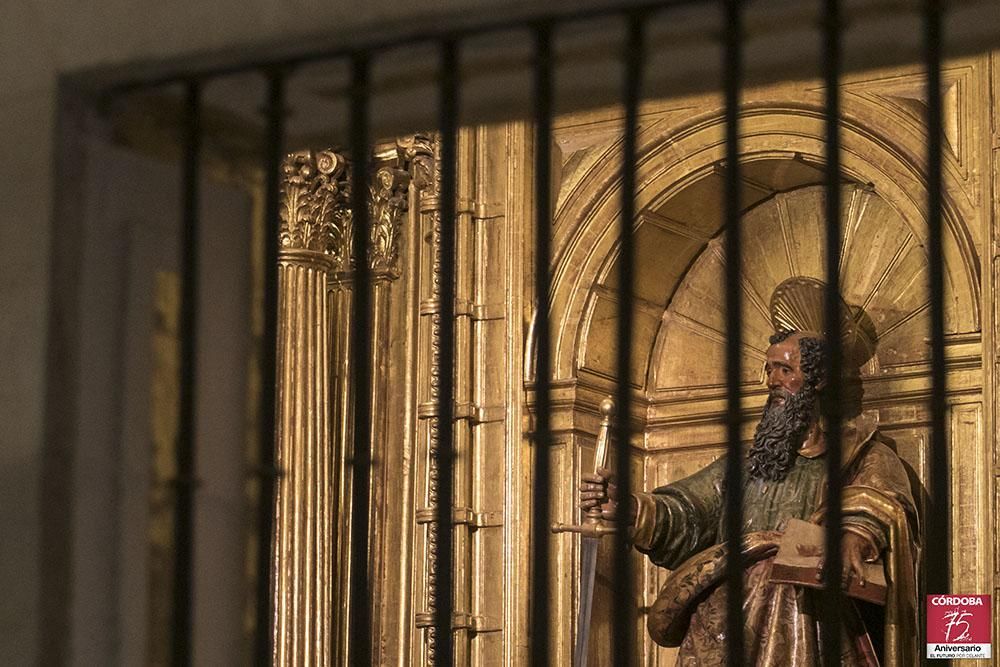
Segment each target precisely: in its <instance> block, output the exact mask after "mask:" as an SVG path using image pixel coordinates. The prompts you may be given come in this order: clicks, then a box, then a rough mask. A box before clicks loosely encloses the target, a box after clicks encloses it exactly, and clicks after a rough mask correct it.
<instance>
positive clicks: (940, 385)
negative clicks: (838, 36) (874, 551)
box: [924, 0, 951, 594]
mask: <svg viewBox="0 0 1000 667" xmlns="http://www.w3.org/2000/svg"><path fill="white" fill-rule="evenodd" d="M924 40H925V46H924V48H925V50H926V52H925V57H926V66H927V232H928V234H927V238H928V251H929V252H930V260H929V266H928V269H929V271H928V274H929V282H930V284H929V289H930V297H931V310H930V316H931V406H930V407H931V451H930V463H931V465H930V477H931V484H930V486H931V502H930V505H931V506H930V508H929V510H930V511H929V512H928V514H927V523H926V526H927V529H926V531H927V532H926V533H925V535H924V543H925V544H938V545H945V546H944V547H943V548H937V549H928V550H927V562H926V568H927V570H926V572H927V592H928V593H939V594H940V593H948V592H949V589H950V586H951V539H950V536H951V525H950V524H951V502H950V495H951V489H950V484H951V473H950V468H951V460H950V457H949V455H948V442H947V440H946V434H945V418H946V417H947V410H948V407H947V405H946V403H945V390H946V378H945V359H944V245H943V238H942V233H943V220H942V213H941V207H942V202H943V200H942V193H941V189H942V173H941V134H942V128H941V124H942V102H941V2H940V0H926V2H925V5H924Z"/></svg>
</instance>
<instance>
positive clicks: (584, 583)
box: [573, 537, 601, 667]
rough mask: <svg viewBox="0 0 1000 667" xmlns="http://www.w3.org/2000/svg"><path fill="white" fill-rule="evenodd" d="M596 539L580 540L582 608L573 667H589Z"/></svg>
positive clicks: (578, 616)
mask: <svg viewBox="0 0 1000 667" xmlns="http://www.w3.org/2000/svg"><path fill="white" fill-rule="evenodd" d="M600 543H601V540H600V539H599V538H596V537H581V538H580V608H579V610H577V615H576V646H575V647H574V649H573V667H587V639H588V638H589V637H590V611H591V608H592V607H593V603H594V578H595V576H596V574H597V547H598V546H599V545H600Z"/></svg>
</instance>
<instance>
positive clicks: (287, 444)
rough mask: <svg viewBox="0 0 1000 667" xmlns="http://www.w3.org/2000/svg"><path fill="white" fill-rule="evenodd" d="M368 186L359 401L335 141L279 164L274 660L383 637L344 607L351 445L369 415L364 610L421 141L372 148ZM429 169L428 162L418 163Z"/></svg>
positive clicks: (325, 656)
mask: <svg viewBox="0 0 1000 667" xmlns="http://www.w3.org/2000/svg"><path fill="white" fill-rule="evenodd" d="M367 157H368V159H367V160H366V161H365V163H364V166H363V168H366V169H371V171H372V174H371V178H370V179H369V182H370V184H371V185H370V190H369V191H368V192H367V193H365V196H366V199H367V203H368V207H369V212H370V222H371V237H370V239H369V252H368V263H369V269H370V275H371V277H372V281H373V285H372V332H371V333H372V339H371V340H369V341H363V344H364V345H365V346H366V348H368V349H370V354H371V356H370V358H369V362H370V363H371V364H372V368H373V369H374V374H373V378H372V379H373V382H372V393H371V395H370V396H367V397H364V398H365V399H366V400H365V404H366V409H364V410H357V409H356V408H355V405H354V404H355V402H356V401H357V400H359V399H360V398H361V397H358V396H356V395H355V393H354V391H353V388H352V386H351V384H350V378H351V375H352V369H351V366H350V364H351V359H352V355H351V352H350V346H351V345H354V344H358V343H356V342H355V341H352V340H350V337H349V331H350V327H349V324H348V323H349V317H350V313H351V301H352V298H353V288H354V268H355V267H354V266H353V264H352V261H353V259H352V257H351V243H352V240H351V237H352V235H353V226H352V224H351V207H350V197H351V193H350V192H349V183H350V174H349V171H350V169H351V168H358V167H352V166H351V165H350V164H349V163H348V162H347V160H346V159H345V158H344V157H343V156H342V155H339V154H337V153H335V152H333V151H321V152H318V153H315V154H313V153H311V152H309V151H305V152H300V153H294V154H292V155H290V156H289V157H288V159H287V160H286V161H285V165H284V174H283V176H284V181H283V198H282V212H281V213H282V218H281V230H280V234H281V237H280V242H281V245H280V254H279V263H280V266H279V274H278V280H279V284H278V288H279V304H278V306H279V319H278V375H277V381H278V387H277V392H278V403H277V410H278V416H277V417H278V418H277V424H278V430H277V455H276V463H277V466H278V469H279V470H280V471H281V475H280V476H279V480H278V485H277V493H276V498H275V524H274V525H275V529H274V535H273V542H272V544H273V550H272V553H273V559H272V567H273V592H274V599H275V612H274V640H275V641H274V645H275V649H274V663H275V664H277V665H314V664H315V665H329V664H344V663H345V661H346V659H347V652H346V647H347V645H348V643H349V642H350V637H351V636H352V635H353V634H355V633H362V634H364V635H366V636H369V637H371V638H372V639H373V640H374V641H373V643H374V645H375V646H379V645H380V642H381V639H380V638H381V636H382V634H383V633H384V628H383V627H382V625H383V620H382V617H381V615H380V614H375V615H373V627H371V628H353V627H350V624H349V622H350V619H349V618H347V616H346V614H345V613H344V612H345V610H346V608H347V605H346V600H348V599H349V598H350V596H351V594H352V591H351V590H350V575H349V570H350V566H351V563H350V557H349V555H350V553H351V546H350V536H351V524H350V517H351V482H352V480H351V474H350V471H351V467H350V466H349V465H348V462H347V459H346V454H347V452H349V451H351V446H350V443H353V433H354V422H355V419H368V420H370V426H371V434H372V439H371V443H370V444H369V446H370V447H371V461H372V462H373V464H374V465H373V469H372V470H371V471H370V473H371V475H372V480H371V481H372V484H371V496H370V498H369V500H370V507H371V508H372V512H373V515H379V516H380V517H381V518H379V516H376V517H375V518H376V519H378V520H373V521H372V522H371V524H370V525H371V531H370V533H369V535H368V545H367V546H368V551H369V554H370V556H369V558H370V560H374V561H375V562H374V563H373V564H372V566H371V567H370V571H371V574H372V577H373V582H372V593H373V600H372V602H373V607H374V606H375V605H376V604H377V601H378V600H379V599H381V596H382V595H383V594H384V591H383V588H384V582H383V581H382V578H383V577H382V572H383V570H384V569H385V568H384V567H383V565H382V563H383V561H385V560H386V559H387V554H386V552H387V550H391V549H389V547H388V546H387V545H385V544H384V542H385V539H386V537H385V535H386V527H385V525H384V523H385V520H386V517H385V516H384V513H380V512H378V511H377V508H379V507H382V506H383V505H384V504H385V494H386V487H387V483H388V482H387V478H386V475H388V474H389V473H390V472H395V471H396V470H398V467H397V466H395V465H394V464H393V465H384V463H385V461H386V459H387V456H386V452H385V447H386V441H387V419H388V418H389V407H388V403H387V391H388V386H387V382H388V376H387V373H386V372H385V369H386V365H387V363H388V361H387V359H388V349H389V347H390V345H391V341H390V335H389V313H390V301H391V298H392V297H391V291H390V285H391V284H392V283H393V282H394V281H395V280H396V279H397V278H398V277H399V273H400V267H399V262H400V258H399V238H400V235H401V233H402V223H403V221H404V219H405V218H406V212H407V208H408V188H409V184H410V181H411V176H410V172H409V171H408V170H409V169H410V168H411V167H415V166H416V165H418V164H423V163H424V162H426V161H427V160H428V159H429V158H430V156H429V148H428V144H427V140H426V139H425V138H423V137H419V136H417V137H408V138H406V139H401V140H399V141H396V142H392V143H389V144H383V145H380V146H377V147H376V150H375V151H374V153H373V154H372V155H370V156H367ZM423 171H426V169H423Z"/></svg>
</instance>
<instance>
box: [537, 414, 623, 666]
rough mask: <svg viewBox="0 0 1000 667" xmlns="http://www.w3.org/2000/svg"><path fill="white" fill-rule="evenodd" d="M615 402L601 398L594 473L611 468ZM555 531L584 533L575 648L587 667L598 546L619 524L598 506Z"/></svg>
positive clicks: (557, 525) (575, 662)
mask: <svg viewBox="0 0 1000 667" xmlns="http://www.w3.org/2000/svg"><path fill="white" fill-rule="evenodd" d="M614 413H615V402H614V401H613V400H611V399H610V398H606V399H604V400H603V401H601V428H600V430H599V431H598V433H597V447H596V449H595V450H594V472H597V469H598V468H605V467H607V463H608V445H609V442H610V440H611V418H612V417H613V416H614ZM552 532H553V533H580V608H579V610H578V611H577V616H576V643H575V644H574V647H573V667H587V639H588V637H589V636H590V612H591V608H592V606H593V602H594V575H595V573H596V571H597V547H598V546H599V545H600V542H601V538H602V537H603V536H605V535H610V534H611V533H617V532H618V527H617V526H614V525H610V524H608V523H607V522H605V521H604V519H603V517H602V516H601V507H600V506H599V505H598V506H596V507H593V508H591V509H589V510H587V511H586V512H585V513H584V517H583V522H582V523H581V524H580V525H572V524H565V523H555V524H552Z"/></svg>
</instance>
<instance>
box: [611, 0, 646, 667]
mask: <svg viewBox="0 0 1000 667" xmlns="http://www.w3.org/2000/svg"><path fill="white" fill-rule="evenodd" d="M644 18H645V17H644V15H643V14H640V13H632V14H629V15H628V33H627V35H626V42H625V53H624V56H625V57H624V61H625V62H624V65H625V87H624V100H623V102H624V105H625V136H624V142H623V145H622V191H621V192H622V211H621V218H620V220H619V236H620V238H621V253H620V256H619V258H618V266H619V289H620V290H621V294H620V298H619V302H618V321H617V325H618V326H617V332H616V343H617V358H616V363H615V367H616V375H617V377H618V382H617V386H616V387H615V402H616V403H617V408H616V411H617V415H618V418H617V419H616V420H615V421H614V429H613V430H614V434H615V458H614V460H615V468H616V472H617V475H618V490H619V493H620V495H621V497H622V498H629V497H630V494H631V492H632V479H631V478H632V474H631V473H632V469H631V456H630V451H629V450H630V449H631V441H632V439H631V430H632V429H631V414H632V391H631V384H632V382H631V380H632V373H631V359H632V333H633V328H634V327H633V324H634V322H633V320H634V316H635V313H634V310H635V298H634V295H633V283H634V281H635V238H634V234H633V226H634V224H635V185H636V173H635V171H636V156H637V140H638V137H637V135H638V121H639V98H640V94H641V86H642V64H643V51H644V40H645V35H644V27H645V26H644ZM615 542H616V544H615V562H614V568H615V569H614V575H615V576H614V582H613V585H614V593H613V599H614V604H613V605H612V609H615V610H616V611H615V613H614V614H612V621H611V630H612V637H613V642H612V646H613V647H614V648H613V653H612V655H614V656H615V657H616V659H617V661H618V662H617V664H621V665H632V664H634V663H635V656H634V653H635V647H634V646H633V644H634V638H635V624H634V622H633V621H634V613H635V600H634V599H633V596H632V595H631V587H632V562H631V551H632V550H631V548H630V545H629V543H628V540H627V539H626V536H625V533H624V531H622V532H619V533H616V534H615Z"/></svg>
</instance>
